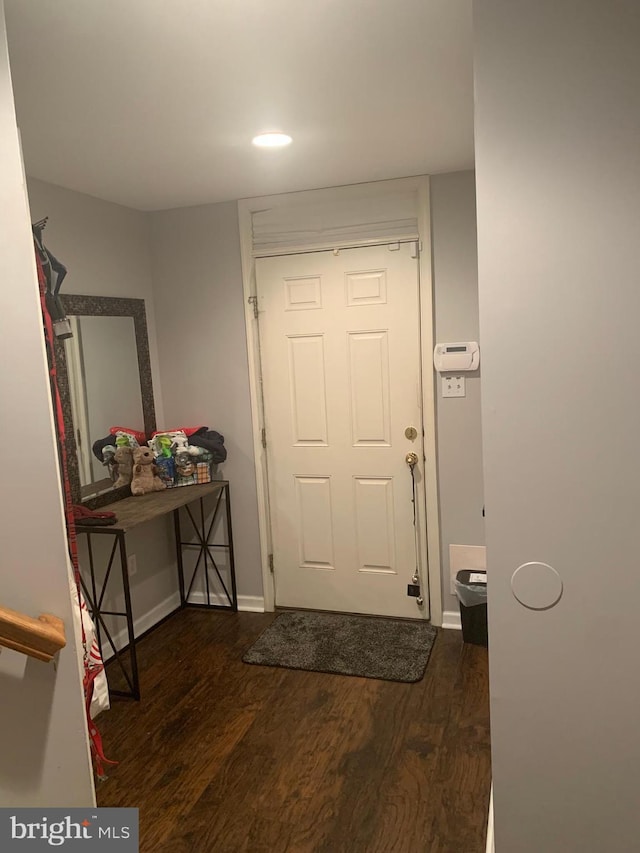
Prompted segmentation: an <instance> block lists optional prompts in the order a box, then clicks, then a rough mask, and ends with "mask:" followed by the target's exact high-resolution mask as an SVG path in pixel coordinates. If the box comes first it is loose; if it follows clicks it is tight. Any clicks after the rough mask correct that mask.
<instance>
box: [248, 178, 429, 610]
mask: <svg viewBox="0 0 640 853" xmlns="http://www.w3.org/2000/svg"><path fill="white" fill-rule="evenodd" d="M394 185H397V186H398V187H402V188H403V189H404V188H406V187H407V186H412V187H413V189H414V191H415V192H416V194H417V199H418V209H417V220H418V238H419V240H420V242H421V244H422V251H421V253H420V263H419V270H420V313H421V318H420V319H421V342H420V345H421V352H422V401H423V406H422V409H423V412H422V417H423V425H424V432H425V435H424V454H425V461H424V472H425V483H424V488H423V489H419V491H418V495H419V511H420V517H419V519H418V520H419V527H418V529H419V545H420V548H421V555H422V556H424V554H426V555H427V563H428V581H429V583H428V586H429V610H430V619H431V622H432V624H433V625H436V626H440V625H442V581H441V574H440V522H439V508H438V481H437V476H438V471H437V456H436V451H437V447H436V431H435V430H436V412H435V379H434V371H433V362H432V353H433V346H434V342H433V286H432V274H431V212H430V202H429V177H428V176H426V175H425V176H420V177H416V178H410V179H407V178H402V179H400V180H398V181H397V182H395V181H383V182H380V186H381V187H384V188H385V190H388V189H389V188H390V187H391V188H392V187H393V186H394ZM338 191H339V188H337V189H336V192H338ZM312 192H315V191H310V192H309V193H305V195H306V196H311V193H312ZM318 192H322V193H323V197H324V198H325V199H326V194H327V190H322V191H318ZM300 195H301V194H300V193H290V194H287V195H280V196H271V197H269V196H266V197H265V196H263V197H261V198H251V199H242V200H241V201H239V202H238V220H239V227H240V252H241V261H242V288H243V295H244V307H245V326H246V342H247V355H248V361H249V388H250V397H251V419H252V424H253V449H254V456H255V470H256V483H257V490H258V496H257V497H258V526H259V538H260V555H261V565H262V581H263V589H264V608H265V610H266V611H272V610H274V608H275V590H274V578H273V573H272V572H271V569H270V566H269V555H270V554H271V529H270V522H269V497H268V480H267V454H266V452H265V449H264V447H263V446H262V429H263V427H264V406H263V401H262V380H261V367H260V345H259V344H260V342H259V328H258V323H257V322H256V320H255V317H254V307H253V303H252V301H251V299H252V297H255V295H256V281H255V263H254V251H253V229H252V214H253V213H254V212H257V211H259V210H264V209H265V205H273V204H274V203H275V202H276V199H277V204H278V205H286V204H287V202H288V201H289V200H291V202H294V201H295V202H298V201H299V199H300ZM391 239H392V240H393V237H392V238H391ZM396 239H398V238H397V237H396ZM401 239H402V238H401ZM363 242H364V241H363ZM366 242H367V244H368V245H376V244H381V243H388V242H389V238H388V237H387V238H386V239H385V238H382V237H381V238H380V239H377V240H372V241H366ZM314 248H316V249H317V248H319V247H318V246H315V247H314ZM295 251H304V249H303V248H302V247H298V248H297V249H295ZM307 251H308V250H307ZM290 253H291V254H293V251H287V252H279V254H290ZM260 254H265V253H264V252H261V253H260ZM274 254H275V253H274ZM422 565H424V560H422Z"/></svg>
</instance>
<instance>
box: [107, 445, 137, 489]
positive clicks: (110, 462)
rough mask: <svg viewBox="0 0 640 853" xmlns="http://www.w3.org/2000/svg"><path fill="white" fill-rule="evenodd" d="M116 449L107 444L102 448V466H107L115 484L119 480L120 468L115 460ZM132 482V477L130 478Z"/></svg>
mask: <svg viewBox="0 0 640 853" xmlns="http://www.w3.org/2000/svg"><path fill="white" fill-rule="evenodd" d="M115 455H116V448H115V446H114V445H113V444H107V445H105V447H103V448H102V464H103V465H106V467H107V471H108V472H109V476H110V477H111V481H112V482H113V483H115V481H116V480H117V479H118V466H117V464H116V460H115ZM129 482H131V477H129Z"/></svg>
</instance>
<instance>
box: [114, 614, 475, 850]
mask: <svg viewBox="0 0 640 853" xmlns="http://www.w3.org/2000/svg"><path fill="white" fill-rule="evenodd" d="M273 618H274V615H273V614H252V613H241V614H231V613H223V612H215V613H207V612H203V611H182V612H180V613H178V614H176V616H174V617H172V618H171V619H170V620H169V621H168V622H167V623H165V624H164V625H163V626H162V627H161V628H160V629H159V630H158V631H156V632H153V633H151V634H150V635H149V636H148V637H146V638H145V639H144V640H142V641H141V643H140V645H139V661H140V671H141V687H142V696H143V698H142V701H141V702H140V703H135V702H131V701H126V700H118V701H117V702H115V703H114V706H113V708H112V709H111V711H109V712H107V713H106V714H104V715H102V716H101V717H100V718H99V725H100V728H101V730H102V733H103V736H104V740H105V744H106V750H107V754H108V755H113V757H115V758H118V759H120V760H121V764H120V766H118V767H117V768H115V769H114V770H113V771H111V775H110V778H109V779H108V780H107V781H106V782H104V783H101V784H99V786H98V803H99V805H101V806H107V805H109V806H137V807H139V808H140V823H141V844H140V850H141V851H142V853H147V851H154V853H183V851H184V853H186V851H197V853H209V851H212V853H214V851H215V853H218V851H221V853H243V851H247V853H248V851H251V853H260V851H267V850H268V851H271V853H289V852H290V853H341V851H344V853H423V851H424V853H476V851H481V850H482V849H483V844H484V835H485V829H486V818H487V806H488V797H489V786H490V772H491V771H490V755H489V720H488V679H487V654H486V649H482V648H479V647H474V646H465V645H463V644H462V641H461V637H460V634H459V632H453V631H440V632H439V635H438V638H437V640H436V644H435V647H434V650H433V653H432V658H431V661H430V663H429V666H428V667H427V672H426V675H425V677H424V679H423V680H422V681H420V682H418V683H417V684H397V683H392V682H384V681H378V680H372V679H363V678H350V677H346V676H338V675H327V674H324V673H313V672H302V671H295V670H286V669H279V668H271V667H260V666H249V665H247V664H243V663H242V660H241V658H242V654H243V652H244V651H245V649H246V648H248V646H249V645H250V644H251V643H252V642H253V641H254V640H255V639H256V638H257V637H258V636H259V634H260V633H261V632H262V631H263V630H264V628H265V627H267V625H269V624H270V622H271V621H272V620H273Z"/></svg>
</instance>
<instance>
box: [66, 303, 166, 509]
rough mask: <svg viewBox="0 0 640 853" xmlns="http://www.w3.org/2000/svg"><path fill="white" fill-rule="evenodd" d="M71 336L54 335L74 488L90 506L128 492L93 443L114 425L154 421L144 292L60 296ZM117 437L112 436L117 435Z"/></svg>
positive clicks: (140, 426) (146, 427)
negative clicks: (141, 295) (115, 479)
mask: <svg viewBox="0 0 640 853" xmlns="http://www.w3.org/2000/svg"><path fill="white" fill-rule="evenodd" d="M61 300H62V303H63V305H64V309H65V312H66V314H67V317H68V318H69V321H70V324H71V328H72V331H73V337H71V338H67V339H65V340H60V339H56V343H55V348H56V363H57V367H58V385H59V389H60V398H61V403H62V410H63V414H64V428H65V435H66V440H67V454H68V470H69V480H70V483H71V494H72V498H73V502H74V503H76V504H80V503H83V504H86V505H87V506H88V507H90V508H92V509H94V508H96V507H99V506H104V505H105V504H108V503H111V502H113V501H117V500H120V499H122V498H125V497H128V496H129V495H130V494H131V490H130V488H129V486H122V487H119V488H117V489H116V488H114V486H113V481H112V479H111V477H110V473H109V469H108V468H107V467H106V466H105V465H104V464H103V462H102V459H101V458H99V457H98V455H96V453H94V452H93V449H92V448H93V445H94V443H95V442H96V441H100V440H101V439H103V438H105V437H106V436H108V435H109V431H110V429H111V428H112V427H125V428H127V429H132V430H137V431H140V432H145V433H146V434H147V435H149V434H150V433H152V432H153V430H155V428H156V415H155V407H154V402H153V385H152V381H151V361H150V358H149V338H148V334H147V317H146V312H145V306H144V299H126V298H119V297H111V296H79V295H75V294H68V295H66V296H61ZM114 444H115V437H114Z"/></svg>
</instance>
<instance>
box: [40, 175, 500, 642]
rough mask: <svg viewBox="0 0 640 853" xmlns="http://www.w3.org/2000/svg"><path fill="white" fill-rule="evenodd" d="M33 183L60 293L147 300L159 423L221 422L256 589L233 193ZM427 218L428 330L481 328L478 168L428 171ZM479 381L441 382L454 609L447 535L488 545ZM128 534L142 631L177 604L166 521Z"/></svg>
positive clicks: (246, 584) (241, 549) (457, 333)
mask: <svg viewBox="0 0 640 853" xmlns="http://www.w3.org/2000/svg"><path fill="white" fill-rule="evenodd" d="M29 195H30V202H31V207H32V212H33V216H34V218H36V217H41V216H44V215H49V216H50V222H49V224H48V225H47V230H46V236H47V240H48V243H49V245H50V246H51V248H52V249H53V251H54V252H56V253H57V254H58V256H59V257H60V258H61V260H63V261H64V262H65V263H66V264H67V266H68V267H69V276H68V278H67V281H66V282H65V290H66V291H67V292H76V293H80V292H82V293H97V294H102V295H127V296H138V297H142V298H144V299H145V300H146V306H147V315H148V319H149V326H150V339H151V354H152V363H153V370H154V393H155V397H156V405H157V409H158V422H159V424H160V425H162V426H165V427H172V426H176V425H179V424H180V423H186V422H195V421H198V422H203V421H204V422H205V423H206V424H207V425H208V426H210V427H211V428H213V429H217V430H219V431H220V432H222V433H223V434H224V436H225V441H226V445H227V448H228V451H229V459H228V461H227V462H226V463H225V465H224V466H223V468H222V473H223V475H224V476H225V477H227V478H228V479H229V480H230V481H231V482H232V484H233V494H232V506H233V522H234V533H235V537H234V538H235V540H236V565H237V573H238V587H239V593H240V595H242V596H261V595H262V574H261V568H260V552H259V539H258V516H257V496H256V480H255V469H254V458H253V440H252V433H251V412H250V402H249V378H248V368H247V353H246V344H245V326H244V306H243V291H242V271H241V264H240V245H239V230H238V214H237V205H236V204H235V203H233V202H230V203H226V204H213V205H205V206H202V207H195V208H182V209H177V210H170V211H162V212H158V213H151V214H144V213H140V212H138V211H132V210H128V209H127V208H124V207H120V206H118V205H114V204H111V203H109V202H103V201H101V200H99V199H94V198H91V197H89V196H85V195H82V194H80V193H76V192H73V191H71V190H66V189H61V188H59V187H55V186H52V185H50V184H46V183H43V182H42V181H37V180H31V179H30V180H29ZM432 220H433V253H434V282H435V284H434V287H435V318H436V336H437V338H438V340H475V339H477V337H478V316H477V315H478V307H477V275H476V245H475V197H474V176H473V172H458V173H453V174H447V175H437V176H435V177H434V178H433V179H432ZM479 385H480V379H479V377H478V376H474V375H470V376H469V378H468V379H467V396H466V398H464V399H459V400H442V399H440V389H439V386H438V402H437V406H438V463H439V471H440V500H441V525H442V528H441V533H442V565H443V599H444V609H445V610H454V611H455V610H457V602H456V600H455V598H453V597H452V596H450V594H449V592H448V589H449V583H448V577H449V564H448V560H449V550H448V546H449V544H450V543H457V544H465V545H469V544H471V545H482V544H484V529H483V519H482V502H483V498H482V471H481V464H482V463H481V448H480V411H479ZM131 540H132V541H131V547H130V553H135V554H136V555H137V556H138V567H139V569H138V571H139V573H138V575H137V576H136V577H135V578H133V579H132V583H133V596H134V607H135V611H136V614H137V615H138V616H139V617H140V618H141V619H142V621H141V622H140V625H141V629H142V628H144V627H148V626H149V624H151V621H152V620H153V619H155V618H158V617H159V616H160V615H164V614H165V612H169V610H170V609H171V607H173V606H174V605H175V603H176V598H175V596H176V594H177V593H176V587H175V576H174V569H173V552H172V547H173V546H172V544H171V531H170V530H169V528H168V526H167V525H165V524H163V523H162V522H160V523H159V524H158V525H154V526H153V529H152V528H151V527H150V528H149V530H147V531H145V530H141V531H136V532H135V535H134V536H132V537H131ZM151 540H153V544H152V542H151ZM149 549H152V551H153V555H154V556H153V560H151V558H150V554H151V551H149ZM151 563H153V569H152V570H150V569H149V565H150V564H151Z"/></svg>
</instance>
